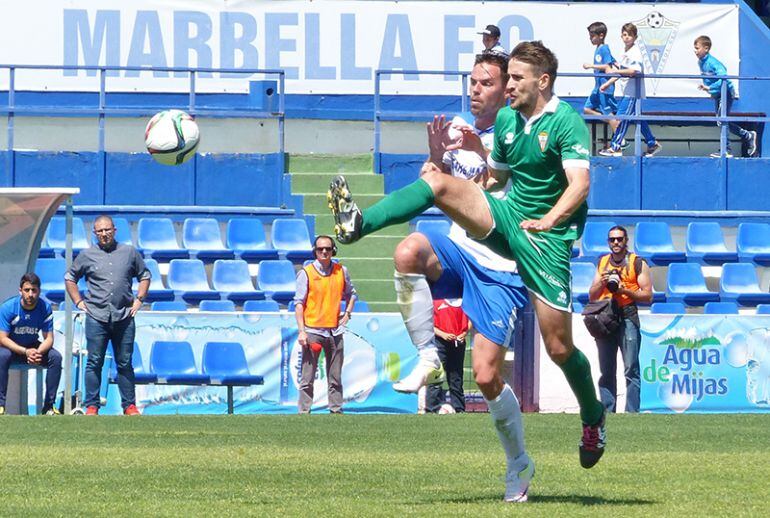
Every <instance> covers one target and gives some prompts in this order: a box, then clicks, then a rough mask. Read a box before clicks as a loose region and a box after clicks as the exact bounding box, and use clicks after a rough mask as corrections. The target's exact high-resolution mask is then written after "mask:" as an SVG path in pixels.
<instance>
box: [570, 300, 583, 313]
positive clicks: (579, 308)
mask: <svg viewBox="0 0 770 518" xmlns="http://www.w3.org/2000/svg"><path fill="white" fill-rule="evenodd" d="M572 312H573V313H576V314H578V315H579V314H581V313H583V304H581V303H580V302H575V301H574V300H573V301H572Z"/></svg>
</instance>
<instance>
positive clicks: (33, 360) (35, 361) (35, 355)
mask: <svg viewBox="0 0 770 518" xmlns="http://www.w3.org/2000/svg"><path fill="white" fill-rule="evenodd" d="M24 354H25V355H26V356H27V363H28V364H30V365H39V364H40V360H41V359H42V356H41V355H40V353H39V352H38V350H37V349H27V350H25V351H24Z"/></svg>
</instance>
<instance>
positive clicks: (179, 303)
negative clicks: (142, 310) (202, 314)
mask: <svg viewBox="0 0 770 518" xmlns="http://www.w3.org/2000/svg"><path fill="white" fill-rule="evenodd" d="M150 311H187V304H185V303H184V301H183V300H159V301H157V302H153V303H152V304H151V305H150Z"/></svg>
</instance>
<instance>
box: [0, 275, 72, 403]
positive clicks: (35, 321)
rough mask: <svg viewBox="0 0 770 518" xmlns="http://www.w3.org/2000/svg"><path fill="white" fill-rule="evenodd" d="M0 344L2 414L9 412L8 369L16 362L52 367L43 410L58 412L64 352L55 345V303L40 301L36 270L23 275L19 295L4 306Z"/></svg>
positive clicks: (1, 312) (46, 380) (0, 318)
mask: <svg viewBox="0 0 770 518" xmlns="http://www.w3.org/2000/svg"><path fill="white" fill-rule="evenodd" d="M41 331H42V333H43V341H42V342H41V341H40V332H41ZM0 346H2V347H0V415H3V414H5V394H6V392H7V390H8V369H9V368H10V366H11V364H14V363H15V364H29V365H38V366H41V367H45V368H47V369H48V372H47V373H46V376H45V399H44V401H43V408H42V413H43V414H46V415H56V414H58V413H59V411H58V410H56V409H55V408H54V401H55V400H56V389H57V388H58V387H59V378H61V354H60V353H59V351H57V350H56V349H54V348H53V313H52V312H51V306H50V304H48V302H46V301H44V300H40V277H38V276H37V275H35V274H34V273H25V274H24V275H23V276H22V277H21V281H20V282H19V296H18V297H11V298H10V299H8V300H6V301H5V302H3V304H2V305H0Z"/></svg>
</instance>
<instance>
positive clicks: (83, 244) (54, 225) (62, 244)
mask: <svg viewBox="0 0 770 518" xmlns="http://www.w3.org/2000/svg"><path fill="white" fill-rule="evenodd" d="M66 222H67V220H66V218H64V217H62V216H54V217H53V218H51V221H50V222H49V223H48V229H46V232H45V238H44V239H43V245H41V247H40V253H39V254H38V255H39V256H40V257H54V256H55V255H57V254H58V255H61V256H63V255H64V249H65V248H66V246H67V234H66ZM89 246H90V245H89V244H88V237H86V228H85V226H84V225H83V220H82V219H81V218H79V217H77V216H75V217H73V218H72V253H73V255H77V254H78V253H80V251H81V250H85V249H86V248H88V247H89Z"/></svg>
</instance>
